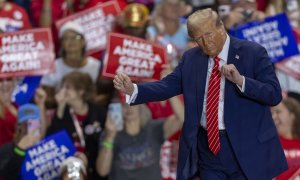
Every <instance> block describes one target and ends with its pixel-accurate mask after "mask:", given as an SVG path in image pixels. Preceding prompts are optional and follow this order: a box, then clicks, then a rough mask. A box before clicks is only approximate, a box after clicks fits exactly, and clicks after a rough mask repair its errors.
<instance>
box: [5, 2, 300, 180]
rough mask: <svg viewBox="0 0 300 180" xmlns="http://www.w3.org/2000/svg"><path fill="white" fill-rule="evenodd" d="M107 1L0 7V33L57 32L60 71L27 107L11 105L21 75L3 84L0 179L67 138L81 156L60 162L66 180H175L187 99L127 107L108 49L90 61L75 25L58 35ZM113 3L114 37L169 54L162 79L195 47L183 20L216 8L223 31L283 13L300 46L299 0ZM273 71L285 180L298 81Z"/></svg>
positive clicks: (293, 154) (297, 118) (296, 148)
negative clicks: (39, 147) (46, 141)
mask: <svg viewBox="0 0 300 180" xmlns="http://www.w3.org/2000/svg"><path fill="white" fill-rule="evenodd" d="M107 1H109V0H65V1H64V0H55V1H54V0H31V1H28V0H23V1H21V0H15V1H7V0H0V33H1V34H3V33H4V34H5V33H9V32H16V31H20V30H27V29H31V28H38V27H48V28H51V32H52V35H53V37H54V38H53V41H54V44H55V55H56V59H55V71H54V72H53V73H49V74H46V75H44V76H43V77H42V79H41V82H40V86H39V87H38V88H37V89H36V90H35V93H34V96H33V98H32V100H31V101H30V102H29V103H27V104H24V105H18V104H16V103H15V102H14V101H13V100H12V96H13V91H14V89H15V88H16V87H17V84H18V82H19V81H20V79H22V78H23V77H11V78H2V79H0V180H1V179H4V180H13V179H20V178H21V175H20V168H21V166H22V162H23V160H24V156H25V153H26V150H27V149H28V148H30V147H31V146H33V145H34V144H37V143H38V142H40V141H41V140H42V139H43V138H45V137H48V136H50V135H52V134H54V133H56V132H59V131H61V130H66V132H67V134H68V135H69V137H70V139H71V140H72V142H73V144H74V146H75V149H76V153H75V155H74V156H73V157H69V158H68V159H66V160H65V161H64V162H63V163H62V164H61V168H60V174H59V177H60V178H61V179H72V178H75V179H83V180H86V179H110V180H119V179H128V180H129V179H145V180H146V179H149V180H156V179H165V180H171V179H176V165H177V156H178V146H179V138H180V132H181V128H182V125H183V122H184V120H185V119H184V114H185V112H184V100H183V97H182V96H176V97H173V98H171V99H169V100H165V101H161V102H151V103H146V104H142V105H137V106H129V105H127V104H126V103H125V100H124V97H123V96H122V94H119V92H118V91H116V90H115V88H114V85H113V80H112V79H109V78H105V77H102V70H103V58H104V55H105V50H104V51H103V52H98V53H94V54H92V55H88V54H87V51H86V44H87V42H86V38H85V37H84V31H83V28H82V27H81V26H80V25H79V24H77V23H76V22H68V23H66V24H64V25H63V26H62V27H61V28H60V29H57V28H56V27H55V22H56V21H57V20H60V19H62V18H65V17H67V16H69V15H72V14H75V13H77V12H80V11H83V10H86V9H88V8H91V7H94V6H97V5H99V4H101V3H105V2H107ZM115 1H117V2H118V3H119V5H120V7H121V10H122V12H121V13H120V14H118V15H117V16H116V27H115V31H116V32H118V33H123V34H126V35H130V36H134V37H139V38H143V39H145V40H147V41H149V42H151V43H158V44H160V45H161V46H163V47H165V49H166V51H167V55H168V56H167V57H168V58H167V59H168V62H167V64H166V66H164V70H163V71H162V73H161V78H163V77H165V76H166V75H168V74H169V73H171V72H172V71H173V70H174V69H175V67H176V66H177V65H178V63H179V62H180V59H181V56H182V55H183V53H184V52H185V51H186V50H188V49H190V48H193V47H196V46H197V42H195V41H196V40H195V39H193V38H192V37H189V35H188V31H187V27H186V18H187V17H188V16H189V15H190V14H191V13H193V12H195V11H197V10H199V9H203V8H207V7H209V8H212V9H214V10H216V11H217V12H218V14H219V17H220V18H221V20H222V22H223V23H224V26H225V28H226V29H227V30H229V29H232V28H235V27H237V26H239V25H241V24H244V23H247V22H251V21H254V20H259V21H263V19H264V18H266V17H269V16H273V15H276V14H278V13H281V12H285V13H287V15H288V18H289V21H290V23H291V26H292V28H293V31H294V36H295V39H296V40H297V41H299V40H300V13H299V12H300V1H298V0H256V1H255V0H205V1H204V0H115ZM274 68H275V66H274ZM275 70H276V69H275ZM276 73H277V76H278V78H279V81H280V84H281V88H282V94H283V97H284V98H283V100H282V102H280V103H279V104H278V105H277V106H274V107H270V108H271V111H272V117H273V120H274V123H275V125H276V128H277V132H278V134H279V137H280V142H281V145H282V147H283V149H284V153H285V156H286V158H287V161H288V165H289V170H288V171H286V172H284V173H283V174H281V175H280V176H278V177H277V178H276V179H278V180H281V179H282V180H283V179H288V178H290V177H293V175H295V174H296V173H297V172H299V171H300V81H299V80H297V79H295V78H293V77H291V76H289V75H287V74H285V73H283V72H281V71H279V70H276ZM115 101H117V102H118V103H119V104H121V114H122V115H121V116H122V117H119V118H120V119H122V121H123V123H122V124H121V126H122V128H120V129H119V128H117V124H116V121H115V120H114V118H115V117H114V116H112V115H111V114H110V111H109V107H110V105H111V103H112V102H115ZM28 112H29V113H28ZM199 123H200V120H199ZM166 149H168V150H167V151H166ZM75 171H76V172H78V174H74V172H75ZM299 174H300V173H299Z"/></svg>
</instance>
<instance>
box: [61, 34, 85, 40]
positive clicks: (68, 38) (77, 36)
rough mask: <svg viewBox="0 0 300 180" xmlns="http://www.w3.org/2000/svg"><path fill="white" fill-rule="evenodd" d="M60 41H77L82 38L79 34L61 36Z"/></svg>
mask: <svg viewBox="0 0 300 180" xmlns="http://www.w3.org/2000/svg"><path fill="white" fill-rule="evenodd" d="M62 39H63V40H64V41H78V40H80V39H82V36H81V35H80V34H77V35H75V36H63V37H62Z"/></svg>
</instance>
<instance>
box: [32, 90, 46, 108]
mask: <svg viewBox="0 0 300 180" xmlns="http://www.w3.org/2000/svg"><path fill="white" fill-rule="evenodd" d="M46 99H47V94H46V92H45V90H44V89H43V88H41V87H39V88H37V89H36V91H35V94H34V102H35V103H36V104H37V105H38V106H44V105H45V103H46Z"/></svg>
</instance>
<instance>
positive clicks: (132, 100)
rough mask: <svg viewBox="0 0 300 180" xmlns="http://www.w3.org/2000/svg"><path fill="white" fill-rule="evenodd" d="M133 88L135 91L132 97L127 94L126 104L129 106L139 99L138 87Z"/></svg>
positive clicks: (134, 85)
mask: <svg viewBox="0 0 300 180" xmlns="http://www.w3.org/2000/svg"><path fill="white" fill-rule="evenodd" d="M133 87H134V90H133V93H132V94H131V96H130V95H128V94H126V103H127V104H131V103H134V101H135V99H136V97H137V94H138V88H137V85H136V84H133Z"/></svg>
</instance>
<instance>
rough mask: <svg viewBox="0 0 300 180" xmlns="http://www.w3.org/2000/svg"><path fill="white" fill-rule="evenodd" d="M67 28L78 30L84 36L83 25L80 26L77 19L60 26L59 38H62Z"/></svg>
mask: <svg viewBox="0 0 300 180" xmlns="http://www.w3.org/2000/svg"><path fill="white" fill-rule="evenodd" d="M67 30H71V31H74V32H76V33H78V34H81V35H82V36H84V33H83V32H84V31H83V28H82V26H80V25H79V24H78V23H77V22H75V21H69V22H67V23H65V24H64V25H63V26H62V27H61V28H60V30H59V38H61V37H62V36H63V35H64V33H65V32H66V31H67Z"/></svg>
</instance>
